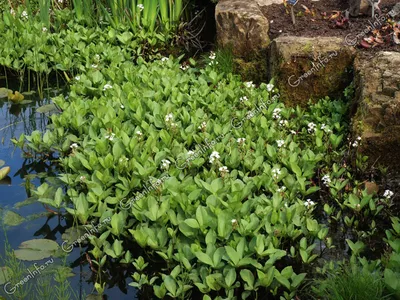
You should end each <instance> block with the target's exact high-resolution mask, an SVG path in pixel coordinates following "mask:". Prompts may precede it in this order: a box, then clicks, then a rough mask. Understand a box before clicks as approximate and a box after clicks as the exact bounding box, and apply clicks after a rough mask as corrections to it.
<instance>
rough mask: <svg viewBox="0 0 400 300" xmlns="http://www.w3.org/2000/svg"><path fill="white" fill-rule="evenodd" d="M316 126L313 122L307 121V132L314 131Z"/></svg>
mask: <svg viewBox="0 0 400 300" xmlns="http://www.w3.org/2000/svg"><path fill="white" fill-rule="evenodd" d="M316 127H317V125H315V124H314V123H313V122H310V123H308V129H307V130H308V132H309V133H312V132H314V131H315V128H316Z"/></svg>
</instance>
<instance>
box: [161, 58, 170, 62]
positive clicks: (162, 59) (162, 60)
mask: <svg viewBox="0 0 400 300" xmlns="http://www.w3.org/2000/svg"><path fill="white" fill-rule="evenodd" d="M168 59H169V58H168V57H163V58H161V62H166V61H168Z"/></svg>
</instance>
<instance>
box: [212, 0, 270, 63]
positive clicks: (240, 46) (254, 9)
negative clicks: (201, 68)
mask: <svg viewBox="0 0 400 300" xmlns="http://www.w3.org/2000/svg"><path fill="white" fill-rule="evenodd" d="M274 2H276V0H269V1H268V0H247V1H243V0H221V1H219V2H218V4H217V6H216V9H215V19H216V24H217V41H218V45H219V46H220V47H222V48H224V47H227V46H230V47H231V48H232V51H233V53H234V55H235V56H238V57H241V58H247V57H251V56H252V55H254V54H257V53H259V52H260V51H262V50H263V49H266V47H267V46H268V45H269V43H270V39H269V36H268V30H269V22H268V20H267V18H266V17H265V16H264V15H263V13H262V12H261V10H260V5H261V6H265V5H268V3H274Z"/></svg>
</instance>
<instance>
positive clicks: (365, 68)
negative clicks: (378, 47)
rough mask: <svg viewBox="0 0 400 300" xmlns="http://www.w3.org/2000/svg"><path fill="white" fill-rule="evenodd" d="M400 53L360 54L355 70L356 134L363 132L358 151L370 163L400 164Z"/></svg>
mask: <svg viewBox="0 0 400 300" xmlns="http://www.w3.org/2000/svg"><path fill="white" fill-rule="evenodd" d="M399 65H400V53H398V52H379V53H378V54H377V55H376V56H375V57H374V58H372V59H367V60H366V59H363V58H362V57H361V56H358V57H357V58H356V60H355V63H354V72H355V86H356V94H355V98H356V101H355V106H354V108H353V111H355V116H354V118H353V120H352V131H353V135H354V136H361V141H362V144H361V146H360V147H359V148H358V151H360V152H361V153H363V154H364V155H367V156H369V163H370V164H371V165H372V164H374V165H375V166H377V165H379V164H382V165H384V166H386V167H388V168H389V170H392V169H398V167H400V73H399V71H398V66H399Z"/></svg>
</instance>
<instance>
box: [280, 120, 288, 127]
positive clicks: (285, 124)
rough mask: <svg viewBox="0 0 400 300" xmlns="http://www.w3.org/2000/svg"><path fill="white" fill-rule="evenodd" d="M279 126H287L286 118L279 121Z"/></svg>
mask: <svg viewBox="0 0 400 300" xmlns="http://www.w3.org/2000/svg"><path fill="white" fill-rule="evenodd" d="M279 126H281V127H283V126H286V127H287V126H289V122H288V120H280V121H279Z"/></svg>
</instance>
